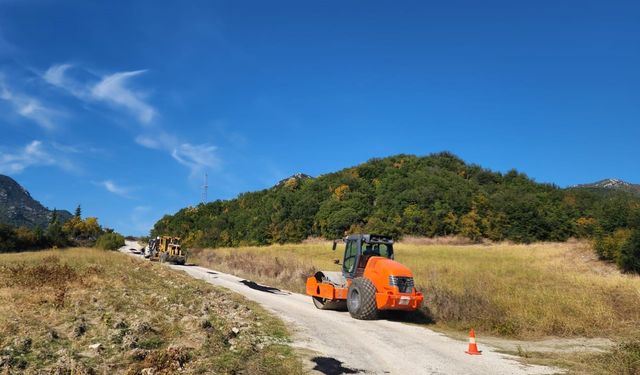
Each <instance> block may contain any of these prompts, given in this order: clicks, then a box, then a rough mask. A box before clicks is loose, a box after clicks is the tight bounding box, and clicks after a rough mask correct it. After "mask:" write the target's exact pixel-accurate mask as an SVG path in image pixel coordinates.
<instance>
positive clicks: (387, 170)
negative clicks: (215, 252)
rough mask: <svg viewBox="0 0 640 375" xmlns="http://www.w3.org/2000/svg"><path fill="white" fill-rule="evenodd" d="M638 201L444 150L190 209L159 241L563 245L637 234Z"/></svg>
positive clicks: (160, 226) (163, 228)
mask: <svg viewBox="0 0 640 375" xmlns="http://www.w3.org/2000/svg"><path fill="white" fill-rule="evenodd" d="M639 202H640V201H639V200H638V199H637V198H636V197H634V196H633V195H631V194H627V193H625V192H614V193H613V194H608V195H606V196H603V195H602V194H598V193H596V192H593V191H590V190H589V189H581V188H571V189H560V188H558V187H557V186H554V185H550V184H540V183H536V182H534V181H533V180H531V179H529V178H528V177H527V176H526V175H525V174H522V173H519V172H517V171H510V172H508V173H506V174H502V173H498V172H493V171H490V170H487V169H484V168H482V167H480V166H477V165H473V164H466V163H465V162H464V161H462V160H461V159H459V158H458V157H456V156H455V155H452V154H450V153H446V152H445V153H439V154H432V155H429V156H425V157H417V156H413V155H398V156H392V157H387V158H383V159H372V160H370V161H368V162H366V163H364V164H361V165H358V166H355V167H351V168H346V169H343V170H341V171H339V172H335V173H329V174H325V175H322V176H319V177H317V178H311V177H309V176H306V175H296V176H293V177H292V178H290V179H287V180H285V181H283V182H281V183H279V184H277V185H276V186H274V187H272V188H270V189H266V190H262V191H258V192H251V193H243V194H240V195H239V196H238V197H237V198H236V199H232V200H228V201H215V202H211V203H207V204H201V205H199V206H197V207H188V208H184V209H182V210H180V211H179V212H177V213H176V214H175V215H172V216H169V215H167V216H165V217H163V218H162V219H160V220H159V221H158V222H157V223H156V224H155V226H154V228H153V230H152V235H162V234H171V235H178V236H181V237H182V238H183V239H184V241H185V244H187V245H188V246H203V247H204V246H212V247H216V246H237V245H245V244H269V243H278V242H280V243H283V242H297V241H301V240H303V239H305V238H307V237H309V236H322V237H325V238H336V237H340V236H342V235H343V234H344V232H345V231H351V232H361V231H362V232H373V233H379V234H390V235H394V236H396V237H399V236H402V235H419V236H444V235H452V234H455V235H462V236H466V237H469V238H471V239H474V240H479V239H481V238H489V239H492V240H503V239H509V240H513V241H516V242H531V241H538V240H544V241H562V240H566V239H567V238H569V237H587V236H592V235H593V234H594V233H610V232H613V231H614V230H615V229H618V228H622V227H627V226H630V225H631V224H630V223H631V222H632V220H634V218H635V217H636V216H638V214H637V213H638V212H639V211H640V209H639V207H640V203H639Z"/></svg>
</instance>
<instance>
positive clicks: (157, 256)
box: [145, 236, 187, 265]
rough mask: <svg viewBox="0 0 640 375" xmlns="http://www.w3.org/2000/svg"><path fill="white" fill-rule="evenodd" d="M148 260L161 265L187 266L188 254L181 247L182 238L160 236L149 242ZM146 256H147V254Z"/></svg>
mask: <svg viewBox="0 0 640 375" xmlns="http://www.w3.org/2000/svg"><path fill="white" fill-rule="evenodd" d="M147 251H148V254H149V256H148V258H149V259H151V260H157V261H160V262H161V263H164V262H169V263H173V264H180V265H182V264H185V263H186V261H187V254H186V253H185V251H184V250H183V249H182V246H181V245H180V237H171V236H158V237H156V239H155V240H151V241H149V247H148V250H147ZM145 256H146V254H145Z"/></svg>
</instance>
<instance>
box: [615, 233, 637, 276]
mask: <svg viewBox="0 0 640 375" xmlns="http://www.w3.org/2000/svg"><path fill="white" fill-rule="evenodd" d="M618 267H620V268H621V269H622V270H623V271H625V272H635V273H640V228H636V229H635V230H634V231H633V232H632V233H631V236H630V237H629V239H628V240H627V241H626V242H625V243H624V244H623V245H622V247H621V248H620V256H619V257H618Z"/></svg>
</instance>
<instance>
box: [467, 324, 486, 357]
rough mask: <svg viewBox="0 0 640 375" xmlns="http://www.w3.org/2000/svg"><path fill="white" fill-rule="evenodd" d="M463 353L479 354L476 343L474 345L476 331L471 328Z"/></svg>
mask: <svg viewBox="0 0 640 375" xmlns="http://www.w3.org/2000/svg"><path fill="white" fill-rule="evenodd" d="M465 353H467V354H471V355H480V354H482V352H481V351H479V350H478V345H476V332H475V331H474V330H473V328H471V331H469V349H467V350H465Z"/></svg>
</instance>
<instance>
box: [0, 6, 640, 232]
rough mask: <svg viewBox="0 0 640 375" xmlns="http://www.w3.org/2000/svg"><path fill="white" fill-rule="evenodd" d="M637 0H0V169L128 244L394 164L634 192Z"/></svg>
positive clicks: (638, 126)
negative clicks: (311, 183) (201, 216)
mask: <svg viewBox="0 0 640 375" xmlns="http://www.w3.org/2000/svg"><path fill="white" fill-rule="evenodd" d="M638 20H640V3H639V2H637V1H628V2H625V1H611V2H604V1H538V2H520V1H486V2H478V1H447V2H430V1H408V2H388V1H385V2H379V1H326V2H308V1H268V2H267V1H254V2H251V1H220V2H214V1H189V2H177V1H176V2H160V1H148V2H144V1H108V2H89V1H84V0H82V1H18V0H0V131H1V134H2V136H1V138H0V173H2V174H7V175H9V176H11V177H13V178H15V179H16V180H17V181H18V182H20V183H21V184H23V185H24V186H25V187H26V188H27V189H28V190H29V191H30V192H31V193H32V195H33V196H34V197H35V198H36V199H38V200H40V201H41V202H42V203H43V204H45V205H46V206H48V207H51V208H53V207H57V208H64V209H68V210H73V209H74V208H75V206H76V205H78V204H81V205H82V207H83V212H84V214H85V215H88V216H97V217H99V218H100V221H101V223H102V224H104V225H107V226H109V227H114V228H116V229H117V230H118V231H120V232H122V233H125V234H145V233H147V231H148V230H149V229H150V227H151V226H152V225H153V223H154V222H155V221H156V220H157V219H158V218H160V217H161V216H162V215H163V214H165V213H173V212H175V211H176V210H178V209H180V208H182V207H185V206H188V205H194V204H197V203H198V202H199V200H200V196H201V188H200V186H201V185H202V179H203V174H204V173H208V174H209V185H210V187H209V199H211V200H213V199H217V198H232V197H235V196H236V195H237V194H238V193H240V192H243V191H250V190H257V189H262V188H265V187H269V186H271V185H273V184H275V183H276V182H277V181H279V180H280V179H282V178H284V177H286V176H288V175H291V174H293V173H296V172H304V173H307V174H310V175H318V174H322V173H326V172H331V171H334V170H337V169H340V168H343V167H347V166H350V165H355V164H358V163H360V162H364V161H366V160H368V159H370V158H372V157H384V156H388V155H393V154H398V153H412V154H418V155H425V154H429V153H432V152H438V151H443V150H449V151H452V152H454V153H456V154H457V155H459V156H460V157H462V158H463V159H465V160H466V161H468V162H473V163H477V164H480V165H482V166H484V167H488V168H492V169H494V170H500V171H506V170H509V169H511V168H516V169H518V170H520V171H523V172H525V173H527V174H528V175H529V176H531V177H532V178H534V179H535V180H537V181H541V182H553V183H556V184H558V185H560V186H567V185H572V184H576V183H582V182H590V181H594V180H598V179H602V178H606V177H617V178H622V179H625V180H628V181H631V182H640V169H639V168H638V162H639V161H640V158H639V156H638V145H639V143H640V142H639V139H640V69H639V68H638V67H640V22H638Z"/></svg>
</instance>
